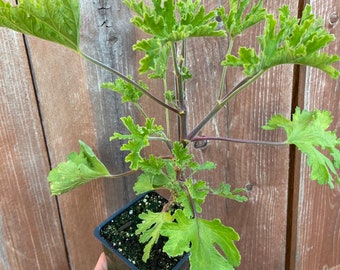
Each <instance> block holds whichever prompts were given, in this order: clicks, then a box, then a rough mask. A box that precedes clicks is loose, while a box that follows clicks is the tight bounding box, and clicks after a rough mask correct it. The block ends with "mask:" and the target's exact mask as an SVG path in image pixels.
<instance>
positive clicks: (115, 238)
mask: <svg viewBox="0 0 340 270" xmlns="http://www.w3.org/2000/svg"><path fill="white" fill-rule="evenodd" d="M166 202H167V200H166V199H165V198H163V197H162V196H161V195H159V194H158V193H156V192H153V191H152V192H148V193H146V194H143V195H141V196H139V197H137V198H136V199H134V200H133V201H131V202H130V203H129V204H128V205H126V206H125V207H123V208H122V209H120V210H119V211H117V212H116V213H114V214H113V215H112V216H110V217H109V218H107V219H106V220H105V221H103V222H102V223H101V224H100V225H98V226H97V227H96V229H95V231H94V234H95V236H96V237H97V238H98V239H99V241H101V242H102V244H103V249H104V252H105V254H106V257H107V260H108V267H109V270H125V269H133V270H186V269H188V268H189V260H188V255H184V256H180V257H175V258H170V257H169V256H168V255H167V254H166V253H164V252H163V251H162V248H163V246H164V240H165V239H164V238H162V237H160V239H159V241H158V242H157V244H155V245H154V247H153V248H152V251H151V255H150V259H149V260H148V261H147V262H146V263H144V262H143V261H142V256H143V249H144V246H145V244H141V243H139V241H138V236H136V235H135V231H136V229H137V224H138V223H140V221H141V220H140V219H139V218H138V215H139V214H141V213H143V212H146V211H147V210H151V211H153V212H159V211H161V210H162V208H163V205H164V204H165V203H166Z"/></svg>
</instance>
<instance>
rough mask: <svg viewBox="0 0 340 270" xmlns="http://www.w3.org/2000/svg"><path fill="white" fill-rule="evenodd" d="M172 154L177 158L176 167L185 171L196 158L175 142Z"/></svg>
mask: <svg viewBox="0 0 340 270" xmlns="http://www.w3.org/2000/svg"><path fill="white" fill-rule="evenodd" d="M172 154H173V155H174V157H175V162H176V164H175V166H176V167H177V168H179V169H181V170H185V168H187V166H188V164H190V163H191V161H192V159H193V157H194V156H193V155H191V154H189V153H188V148H186V147H184V146H183V144H181V143H180V142H174V146H173V149H172Z"/></svg>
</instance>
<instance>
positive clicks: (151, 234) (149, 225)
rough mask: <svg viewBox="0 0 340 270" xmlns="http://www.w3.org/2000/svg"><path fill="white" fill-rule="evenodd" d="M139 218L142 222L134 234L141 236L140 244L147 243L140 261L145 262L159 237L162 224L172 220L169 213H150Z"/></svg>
mask: <svg viewBox="0 0 340 270" xmlns="http://www.w3.org/2000/svg"><path fill="white" fill-rule="evenodd" d="M139 218H140V219H141V220H142V222H141V223H139V224H138V225H137V230H136V234H141V236H140V238H139V241H140V242H141V243H147V244H146V245H145V247H144V254H143V257H142V260H143V261H144V262H146V261H147V260H148V259H149V257H150V252H151V249H152V246H153V245H154V244H156V243H157V241H158V239H159V237H160V230H161V228H162V226H163V224H165V223H169V222H172V221H173V219H174V218H173V216H172V215H171V214H170V213H169V212H159V213H154V212H151V211H148V212H147V213H142V214H140V215H139Z"/></svg>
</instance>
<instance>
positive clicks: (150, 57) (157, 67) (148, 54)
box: [132, 38, 171, 78]
mask: <svg viewBox="0 0 340 270" xmlns="http://www.w3.org/2000/svg"><path fill="white" fill-rule="evenodd" d="M132 48H133V49H134V50H138V51H143V52H144V53H145V57H143V58H142V59H141V60H140V61H139V63H140V68H139V72H140V73H141V74H143V73H146V72H148V71H150V72H151V73H150V74H149V75H148V76H149V78H163V77H164V76H165V74H166V71H167V67H168V60H169V55H170V50H171V46H170V43H169V42H166V41H164V40H161V39H157V38H149V39H142V40H139V41H137V43H136V44H135V45H133V47H132Z"/></svg>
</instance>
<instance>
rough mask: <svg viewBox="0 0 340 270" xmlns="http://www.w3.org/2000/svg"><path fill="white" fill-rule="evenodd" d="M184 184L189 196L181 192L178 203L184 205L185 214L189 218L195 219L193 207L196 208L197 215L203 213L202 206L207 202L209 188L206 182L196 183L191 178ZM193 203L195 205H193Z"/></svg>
mask: <svg viewBox="0 0 340 270" xmlns="http://www.w3.org/2000/svg"><path fill="white" fill-rule="evenodd" d="M184 184H185V185H186V187H187V191H188V192H189V194H187V193H186V192H181V193H180V194H179V196H178V198H177V200H176V201H177V202H179V203H181V205H183V207H184V209H183V213H184V214H185V215H186V216H187V217H193V216H194V213H193V209H192V207H195V212H196V213H202V208H201V205H202V204H203V203H204V202H205V198H206V196H207V195H208V193H209V187H208V186H207V183H206V182H205V181H202V180H199V181H197V182H195V183H194V181H193V179H191V178H189V179H186V181H185V182H184ZM189 196H190V197H189ZM192 203H193V204H194V205H192Z"/></svg>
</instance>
